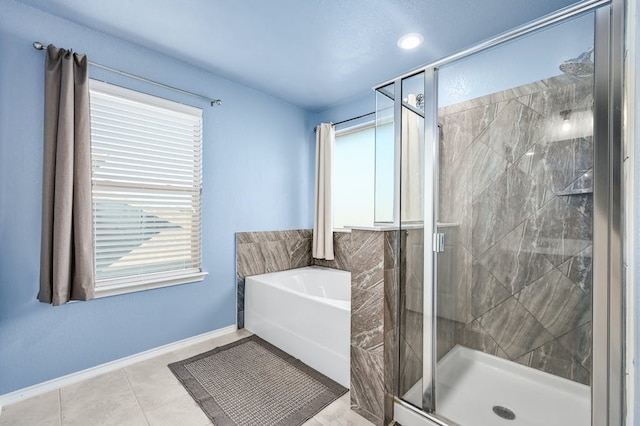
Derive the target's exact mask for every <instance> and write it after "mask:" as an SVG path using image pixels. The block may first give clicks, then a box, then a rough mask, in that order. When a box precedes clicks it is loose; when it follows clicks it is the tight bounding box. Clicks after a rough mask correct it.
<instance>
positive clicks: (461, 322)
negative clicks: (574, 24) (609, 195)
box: [438, 76, 593, 384]
mask: <svg viewBox="0 0 640 426" xmlns="http://www.w3.org/2000/svg"><path fill="white" fill-rule="evenodd" d="M592 103H593V98H592V93H591V86H590V82H589V84H586V83H581V82H576V81H574V80H569V78H568V77H564V76H561V77H556V78H552V79H548V80H544V81H539V82H536V83H532V84H529V85H526V86H522V87H519V88H516V89H512V90H508V91H505V92H501V93H497V94H493V95H490V96H485V97H483V98H479V99H474V100H472V101H469V102H465V103H462V104H457V105H453V106H450V107H446V108H444V109H443V110H441V111H440V125H441V140H440V156H441V158H440V165H441V174H440V188H441V191H440V194H441V198H440V212H439V218H440V220H441V221H446V222H452V223H457V224H459V229H458V235H457V238H455V240H456V247H455V248H453V250H454V253H455V257H456V259H455V262H456V264H457V268H456V269H457V276H456V278H455V279H452V280H450V281H449V282H444V281H443V280H440V282H439V283H438V285H439V289H438V297H439V298H441V299H442V302H439V303H438V309H439V312H441V313H442V315H443V317H444V319H443V320H441V318H438V320H439V321H440V322H439V330H438V334H439V337H440V340H439V344H440V345H441V346H443V347H445V348H449V347H451V346H453V344H454V343H460V344H463V345H465V346H468V347H471V348H474V349H478V350H481V351H483V352H486V353H490V354H492V355H497V356H500V357H503V358H507V359H509V360H513V361H516V362H518V363H521V364H524V365H528V366H530V367H533V368H536V369H540V370H543V371H546V372H549V373H552V374H555V375H558V376H561V377H564V378H568V379H571V380H574V381H577V382H580V383H585V384H589V380H590V368H591V367H590V365H591V352H590V347H591V322H590V321H591V276H592V272H591V271H592V267H591V245H592V235H591V232H592V205H593V202H592V195H591V193H590V188H591V176H592V167H593V164H592V163H593V158H592V156H593V150H592V137H591V135H592V133H591V132H592V122H591V116H590V115H589V114H590V111H591V107H592ZM567 111H568V112H567ZM564 118H568V119H569V120H570V121H568V122H567V124H565V125H563V121H564V120H563V119H564ZM451 296H455V297H451ZM441 328H442V329H441ZM444 328H447V330H445V329H444Z"/></svg>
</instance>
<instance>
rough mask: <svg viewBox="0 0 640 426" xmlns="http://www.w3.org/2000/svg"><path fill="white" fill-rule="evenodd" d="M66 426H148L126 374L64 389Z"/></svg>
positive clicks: (121, 371) (113, 374) (63, 404)
mask: <svg viewBox="0 0 640 426" xmlns="http://www.w3.org/2000/svg"><path fill="white" fill-rule="evenodd" d="M60 396H61V398H60V400H61V409H62V424H63V426H72V425H82V426H85V425H93V426H98V425H105V426H106V425H118V426H121V425H122V426H124V425H127V426H129V425H131V426H138V425H139V426H146V425H147V421H146V419H145V417H144V414H143V413H142V409H141V408H140V405H139V404H138V401H137V399H136V396H135V395H134V393H133V390H132V389H131V387H130V386H129V381H128V380H127V377H126V376H125V373H124V371H123V370H117V371H113V372H111V373H107V374H103V375H101V376H98V377H94V378H92V379H88V380H85V381H83V382H81V383H76V384H74V385H70V386H66V387H64V388H62V389H60Z"/></svg>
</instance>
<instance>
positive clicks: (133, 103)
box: [90, 80, 205, 296]
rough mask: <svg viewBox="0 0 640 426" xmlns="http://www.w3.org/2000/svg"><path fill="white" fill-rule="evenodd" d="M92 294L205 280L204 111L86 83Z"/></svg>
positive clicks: (92, 81)
mask: <svg viewBox="0 0 640 426" xmlns="http://www.w3.org/2000/svg"><path fill="white" fill-rule="evenodd" d="M90 96H91V160H92V198H93V223H94V234H95V236H94V238H95V277H96V294H97V295H98V296H105V295H111V294H118V293H125V292H130V291H136V290H142V289H148V288H155V287H163V286H167V285H173V284H182V283H186V282H193V281H199V280H202V279H203V277H204V275H205V274H203V273H202V270H201V236H200V232H201V220H200V189H201V178H202V174H201V163H202V162H201V146H202V136H201V132H202V110H200V109H198V108H193V107H190V106H186V105H182V104H178V103H175V102H171V101H168V100H165V99H161V98H157V97H155V96H150V95H146V94H142V93H139V92H135V91H132V90H128V89H124V88H122V87H118V86H113V85H110V84H106V83H102V82H99V81H95V80H91V86H90Z"/></svg>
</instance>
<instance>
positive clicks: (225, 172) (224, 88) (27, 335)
mask: <svg viewBox="0 0 640 426" xmlns="http://www.w3.org/2000/svg"><path fill="white" fill-rule="evenodd" d="M35 40H38V41H41V42H43V43H50V42H51V43H54V44H56V45H57V46H58V47H67V48H69V47H72V48H73V49H74V50H75V51H77V52H83V53H84V52H86V53H88V54H89V57H90V59H91V60H92V61H95V62H98V63H102V64H107V65H109V66H112V67H115V68H119V69H123V70H127V71H129V72H132V73H135V74H139V75H143V76H145V77H148V78H151V79H154V80H157V81H161V82H164V83H167V84H170V85H173V86H177V87H180V88H183V89H186V90H190V91H193V92H198V93H204V94H207V95H210V96H212V97H220V98H222V99H223V101H224V103H223V105H222V106H220V107H214V108H211V107H209V106H207V103H206V102H205V101H200V100H198V99H194V98H190V97H182V96H181V95H179V94H176V93H174V92H171V91H167V90H165V89H161V88H158V87H155V86H152V85H149V84H146V83H142V82H138V81H135V80H131V79H127V78H125V77H121V76H117V75H115V74H112V73H111V74H110V73H106V72H104V71H103V72H99V70H98V69H95V68H93V69H91V75H92V76H93V77H96V78H99V79H104V80H107V81H109V82H113V83H115V84H119V85H123V86H127V87H130V88H133V89H137V90H141V91H145V92H147V93H151V94H155V95H158V96H162V97H166V98H169V99H173V100H176V101H181V102H184V103H188V104H191V105H194V106H198V107H201V108H203V110H204V155H203V161H204V177H203V251H202V259H203V268H204V270H205V271H207V272H208V273H209V275H208V276H207V277H206V279H205V280H204V281H203V282H200V283H194V284H185V285H182V286H175V287H170V288H164V289H157V290H149V291H144V292H138V293H133V294H128V295H121V296H114V297H108V298H103V299H97V300H93V301H90V302H78V303H70V304H68V305H64V306H61V307H55V308H54V307H51V306H49V305H46V304H43V303H39V302H37V301H36V294H37V291H38V277H39V251H40V212H41V206H40V203H41V186H42V125H43V124H42V121H43V120H42V117H43V107H42V104H43V67H44V54H43V52H39V51H36V50H35V49H33V47H31V43H32V42H33V41H35ZM0 57H1V58H2V59H1V60H0V395H1V394H4V393H8V392H11V391H14V390H17V389H21V388H23V387H26V386H29V385H33V384H36V383H39V382H43V381H46V380H49V379H52V378H56V377H59V376H62V375H65V374H69V373H72V372H76V371H79V370H82V369H85V368H88V367H91V366H95V365H98V364H101V363H104V362H108V361H111V360H114V359H118V358H121V357H124V356H127V355H131V354H134V353H137V352H140V351H144V350H147V349H150V348H154V347H157V346H160V345H163V344H167V343H171V342H174V341H177V340H180V339H184V338H187V337H190V336H194V335H197V334H200V333H204V332H207V331H211V330H215V329H218V328H221V327H225V326H228V325H231V324H234V323H235V302H236V295H235V282H236V280H235V237H234V233H235V232H237V231H253V230H275V229H293V228H309V227H311V226H312V213H311V212H312V210H311V202H312V200H311V199H312V196H311V194H312V191H311V188H312V177H313V155H314V151H313V145H312V144H311V143H310V140H311V135H312V134H313V132H312V126H313V121H312V120H311V119H310V117H309V116H308V114H307V113H306V112H305V111H303V110H301V109H299V108H297V107H295V106H292V105H290V104H287V103H285V102H282V101H280V100H278V99H275V98H273V97H270V96H267V95H265V94H262V93H260V92H257V91H254V90H251V89H248V88H246V87H243V86H240V85H238V84H234V83H233V82H230V81H228V80H224V79H222V78H219V77H216V76H214V75H212V74H209V73H207V72H205V71H203V70H201V69H198V68H195V67H192V66H189V65H186V64H184V63H181V62H178V61H175V60H173V59H170V58H168V57H166V56H164V55H161V54H159V53H156V52H153V51H150V50H147V49H144V48H141V47H139V46H135V45H132V44H129V43H126V42H124V41H122V40H119V39H115V38H113V37H109V36H106V35H105V34H102V33H98V32H95V31H91V30H89V29H86V28H84V27H81V26H77V25H75V24H72V23H69V22H67V21H64V20H61V19H58V18H56V17H53V16H51V15H48V14H45V13H43V12H40V11H38V10H36V9H31V8H29V7H26V6H23V5H21V4H18V3H14V2H13V1H10V0H0ZM256 72H259V70H256Z"/></svg>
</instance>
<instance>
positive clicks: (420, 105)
mask: <svg viewBox="0 0 640 426" xmlns="http://www.w3.org/2000/svg"><path fill="white" fill-rule="evenodd" d="M416 108H418V109H419V110H420V111H424V95H423V94H422V93H418V94H417V95H416Z"/></svg>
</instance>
